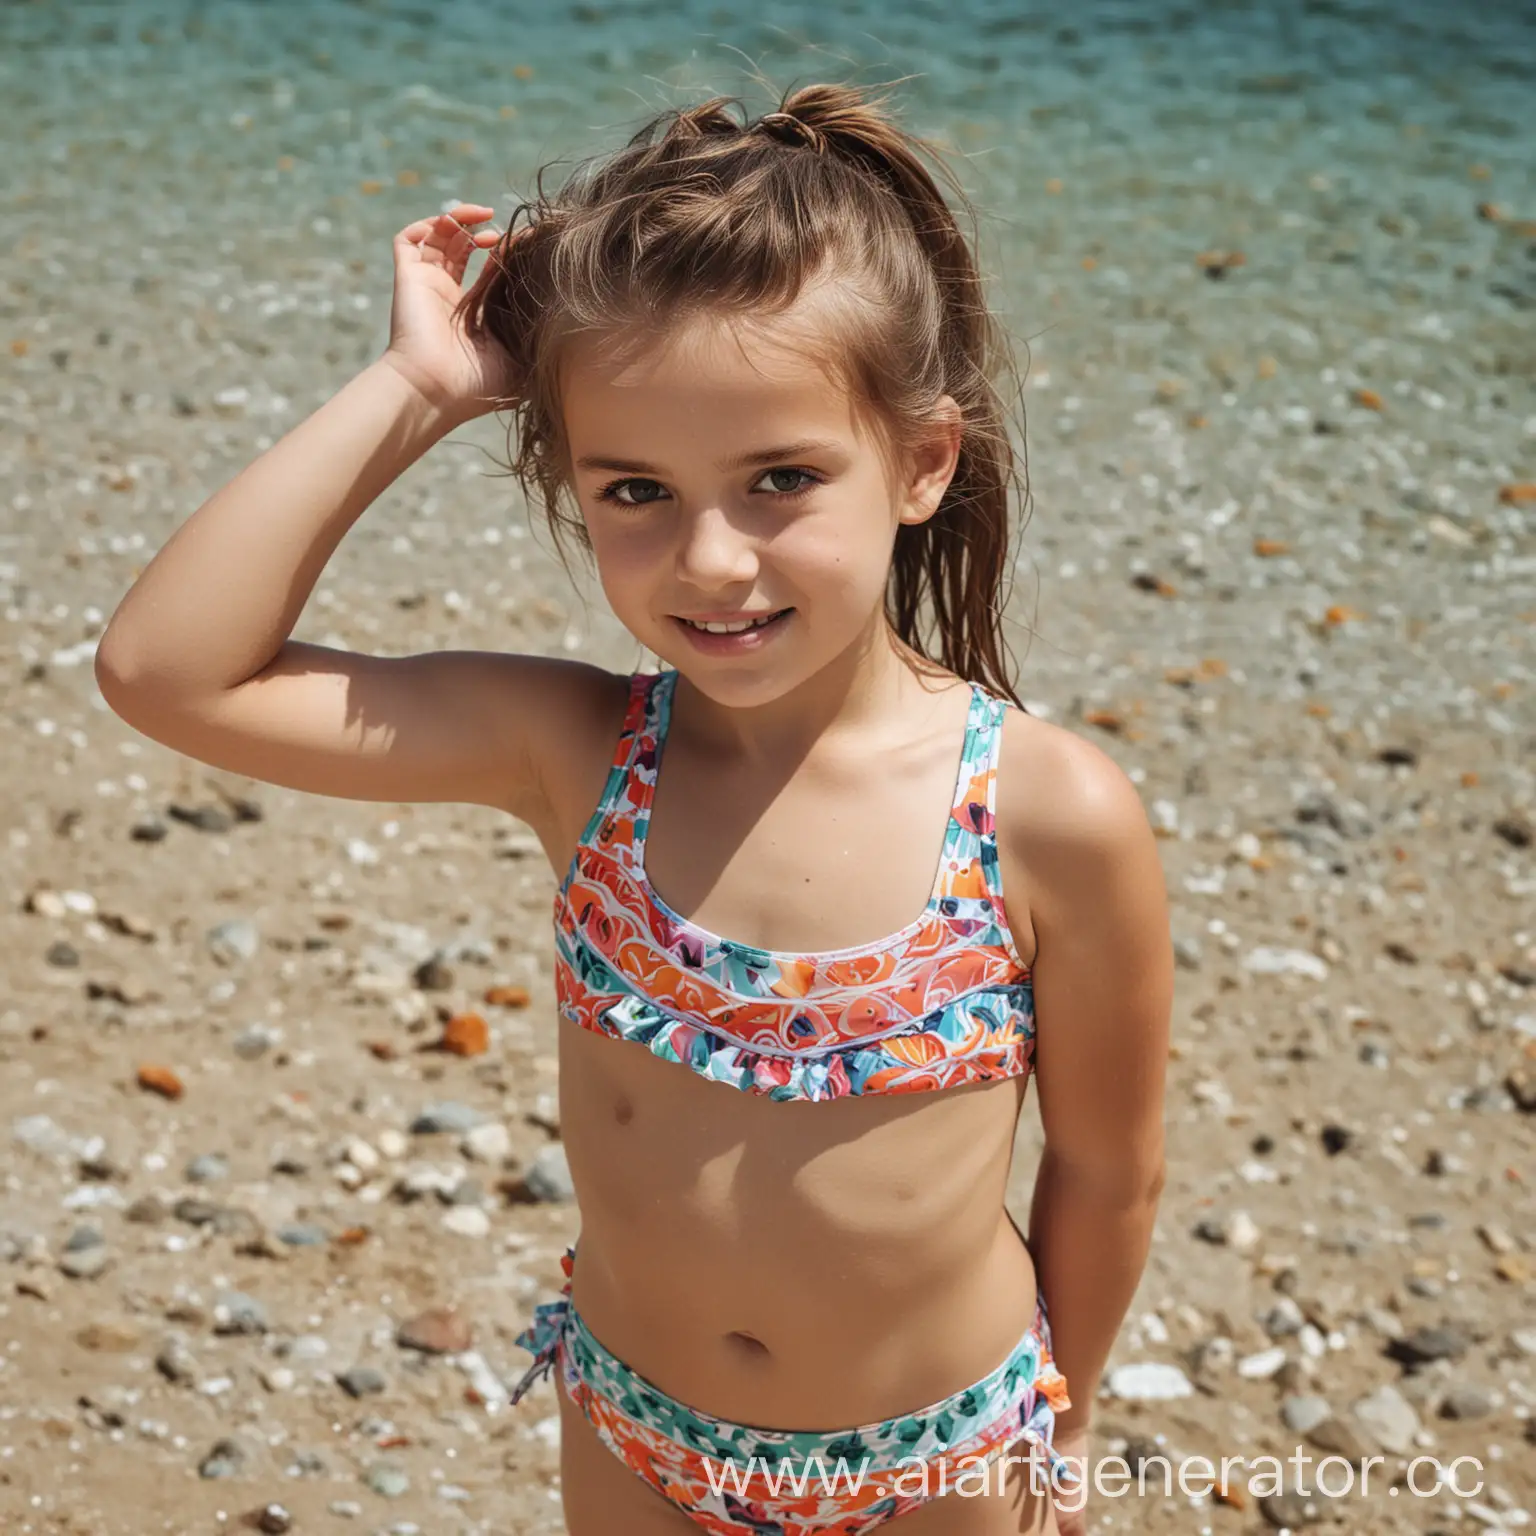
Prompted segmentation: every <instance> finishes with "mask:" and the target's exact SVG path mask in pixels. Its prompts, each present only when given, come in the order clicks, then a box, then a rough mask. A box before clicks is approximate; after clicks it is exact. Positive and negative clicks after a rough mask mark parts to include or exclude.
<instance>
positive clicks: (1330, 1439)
mask: <svg viewBox="0 0 1536 1536" xmlns="http://www.w3.org/2000/svg"><path fill="white" fill-rule="evenodd" d="M1304 1433H1305V1435H1306V1438H1307V1441H1308V1443H1309V1444H1311V1445H1313V1446H1315V1447H1316V1448H1317V1449H1318V1450H1320V1451H1322V1452H1323V1453H1324V1455H1327V1456H1341V1457H1343V1459H1344V1460H1345V1461H1347V1462H1348V1463H1349V1464H1350V1466H1352V1467H1358V1466H1360V1465H1361V1463H1362V1462H1364V1460H1365V1458H1366V1457H1367V1456H1369V1455H1370V1454H1371V1448H1370V1446H1368V1445H1367V1444H1366V1442H1365V1440H1364V1439H1363V1438H1362V1437H1361V1436H1360V1434H1359V1432H1358V1431H1356V1430H1355V1429H1353V1428H1352V1427H1351V1426H1350V1425H1349V1424H1347V1423H1345V1421H1344V1420H1343V1419H1340V1418H1336V1417H1329V1418H1326V1419H1323V1420H1321V1421H1320V1422H1319V1423H1317V1424H1314V1425H1313V1426H1312V1428H1311V1429H1309V1430H1306V1431H1304Z"/></svg>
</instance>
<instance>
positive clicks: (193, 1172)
mask: <svg viewBox="0 0 1536 1536" xmlns="http://www.w3.org/2000/svg"><path fill="white" fill-rule="evenodd" d="M183 1177H185V1179H186V1181H187V1183H189V1184H217V1183H218V1182H219V1180H220V1179H227V1178H228V1177H229V1163H228V1161H227V1160H226V1159H225V1158H222V1157H220V1156H219V1154H218V1153H217V1152H205V1153H203V1154H202V1156H201V1157H194V1158H193V1159H192V1161H191V1162H190V1163H188V1164H187V1168H186V1173H185V1174H184V1175H183Z"/></svg>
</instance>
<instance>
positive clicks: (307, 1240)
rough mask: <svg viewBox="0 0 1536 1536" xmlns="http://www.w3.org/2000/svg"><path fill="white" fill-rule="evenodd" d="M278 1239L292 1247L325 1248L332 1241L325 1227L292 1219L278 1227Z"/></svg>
mask: <svg viewBox="0 0 1536 1536" xmlns="http://www.w3.org/2000/svg"><path fill="white" fill-rule="evenodd" d="M277 1240H278V1241H279V1242H280V1243H287V1244H288V1246H289V1247H290V1248H323V1247H324V1246H325V1245H326V1244H327V1243H328V1242H329V1241H330V1234H329V1233H328V1232H327V1231H326V1230H325V1228H324V1227H317V1226H316V1225H315V1224H314V1223H313V1222H309V1221H290V1222H287V1223H285V1224H284V1225H283V1226H281V1227H279V1228H278V1229H277Z"/></svg>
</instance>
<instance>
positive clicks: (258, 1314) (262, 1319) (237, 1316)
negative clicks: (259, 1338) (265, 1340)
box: [213, 1291, 268, 1334]
mask: <svg viewBox="0 0 1536 1536" xmlns="http://www.w3.org/2000/svg"><path fill="white" fill-rule="evenodd" d="M267 1328H268V1323H267V1309H266V1308H265V1307H264V1306H262V1304H261V1303H260V1302H259V1301H257V1300H256V1298H255V1297H254V1296H247V1295H246V1293H245V1292H244V1291H222V1292H220V1294H219V1296H218V1299H217V1300H216V1301H215V1302H214V1304H213V1331H214V1332H215V1333H219V1334H254V1333H265V1332H266V1331H267Z"/></svg>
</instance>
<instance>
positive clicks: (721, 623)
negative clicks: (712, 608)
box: [678, 608, 789, 635]
mask: <svg viewBox="0 0 1536 1536" xmlns="http://www.w3.org/2000/svg"><path fill="white" fill-rule="evenodd" d="M788 612H789V610H788V609H787V608H778V609H775V610H774V612H772V613H764V614H759V615H758V616H757V617H756V618H751V619H730V620H724V619H722V620H714V619H685V618H682V617H679V618H678V623H680V624H686V625H687V626H688V628H689V629H696V630H700V631H702V632H703V633H704V634H706V635H739V634H742V633H744V632H745V631H746V630H749V629H761V628H762V627H763V625H765V624H771V623H772V622H773V621H774V620H775V619H776V618H779V617H780V616H781V615H782V614H785V613H788Z"/></svg>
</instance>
